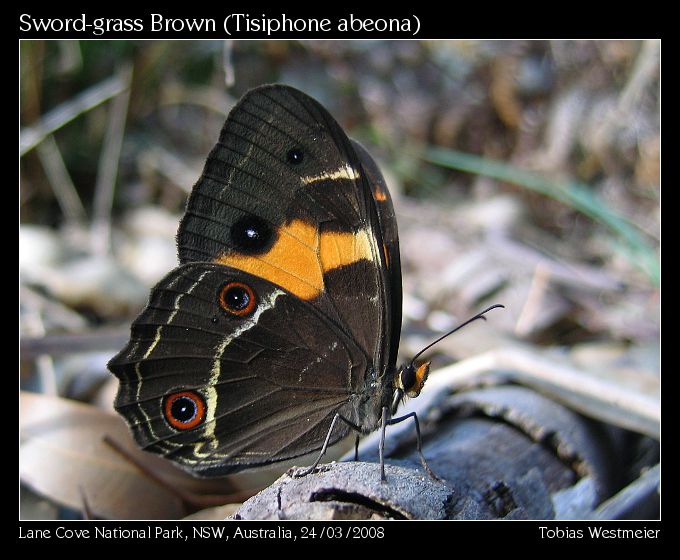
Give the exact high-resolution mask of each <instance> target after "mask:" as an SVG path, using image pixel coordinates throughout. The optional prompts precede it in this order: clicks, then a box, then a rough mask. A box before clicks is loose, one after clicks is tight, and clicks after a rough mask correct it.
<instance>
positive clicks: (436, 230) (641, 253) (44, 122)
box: [19, 40, 660, 518]
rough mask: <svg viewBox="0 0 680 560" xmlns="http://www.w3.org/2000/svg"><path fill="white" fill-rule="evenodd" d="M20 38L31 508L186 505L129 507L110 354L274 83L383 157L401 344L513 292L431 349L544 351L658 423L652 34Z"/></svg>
mask: <svg viewBox="0 0 680 560" xmlns="http://www.w3.org/2000/svg"><path fill="white" fill-rule="evenodd" d="M20 56H21V58H20V80H21V83H20V127H21V135H20V191H19V194H20V237H19V272H20V304H21V305H20V333H21V360H20V383H21V388H22V390H24V391H26V392H27V393H25V394H24V393H22V401H21V423H22V448H21V476H22V483H23V486H22V489H23V492H22V511H21V514H22V516H24V517H39V518H53V517H57V516H64V515H66V516H68V515H74V516H77V515H81V514H82V512H83V511H87V510H93V511H95V513H96V514H97V515H100V516H111V517H118V518H122V517H125V516H128V515H129V516H134V515H141V516H142V517H144V516H146V517H154V516H155V517H159V516H168V517H178V516H181V515H182V514H186V513H187V511H186V508H185V509H184V510H182V509H181V508H182V507H184V506H182V505H181V504H180V505H177V504H178V503H179V502H182V503H183V504H185V505H186V503H187V497H186V495H184V496H182V497H181V499H180V498H177V496H175V495H173V494H172V492H170V491H169V490H167V488H161V489H159V490H158V492H157V494H158V495H157V496H156V497H155V498H154V499H155V500H157V501H156V502H154V499H151V498H149V499H148V500H145V501H146V502H148V503H154V504H156V505H154V507H156V509H151V510H148V511H147V510H144V511H141V512H140V510H139V509H136V508H138V507H139V505H138V504H136V505H133V504H130V503H127V504H126V505H121V503H120V502H123V501H125V500H124V499H122V498H120V488H122V487H125V488H127V489H128V490H129V494H126V495H129V496H139V494H138V492H140V491H144V492H148V490H147V486H148V485H145V484H144V481H143V480H140V479H139V474H138V470H139V469H138V468H137V467H131V466H130V463H129V461H127V460H123V459H121V457H124V454H122V451H121V450H118V451H116V452H111V449H113V447H112V446H111V445H109V446H108V448H107V449H105V450H102V449H103V447H102V446H104V447H106V445H105V444H104V443H102V442H101V433H102V431H103V432H106V433H114V432H115V433H116V434H118V435H117V437H118V439H119V441H120V440H122V439H124V438H125V437H126V430H125V427H124V426H122V425H121V424H120V422H119V419H118V418H117V417H116V416H113V415H111V414H110V411H111V409H112V408H111V402H112V399H113V396H114V394H115V390H116V383H115V380H114V379H113V376H112V375H111V374H110V373H108V371H107V370H106V362H107V361H108V359H110V358H111V357H112V356H113V355H114V354H115V353H116V352H117V351H118V350H119V349H120V348H121V347H122V346H123V345H124V343H125V342H126V340H127V335H128V333H129V325H130V322H131V321H132V319H133V318H134V317H135V316H136V315H137V314H138V313H139V311H140V310H141V309H142V307H143V306H144V304H145V302H146V299H147V296H148V292H149V289H150V288H151V286H153V285H154V284H155V283H156V282H157V281H158V280H159V279H160V278H161V277H162V276H164V275H165V274H166V273H167V272H168V271H170V270H171V269H172V268H174V267H175V266H176V264H177V257H176V250H175V244H174V235H175V233H176V230H177V226H178V223H179V219H180V217H181V215H182V213H183V208H184V204H185V201H186V197H187V195H188V193H189V191H190V190H191V187H192V186H193V184H194V183H195V182H196V180H197V179H198V177H199V175H200V173H201V170H202V167H203V163H204V161H205V158H206V156H207V155H208V152H209V151H210V149H211V148H212V147H213V145H214V143H215V142H216V140H217V137H218V134H219V131H220V129H221V127H222V125H223V123H224V119H225V117H226V115H227V113H228V111H229V109H230V108H231V107H232V106H233V104H234V103H235V102H236V100H238V98H239V97H240V96H241V95H242V94H243V93H244V92H246V91H247V90H248V89H250V88H252V87H255V86H257V85H260V84H263V83H271V82H281V83H286V84H289V85H292V86H294V87H297V88H299V89H301V90H302V91H304V92H306V93H308V94H309V95H311V96H312V97H314V98H316V99H317V100H318V101H319V102H321V103H322V104H323V105H324V106H325V107H326V108H327V109H328V110H329V111H330V112H331V114H333V115H334V117H335V118H336V119H337V120H338V122H339V123H340V124H341V125H342V126H343V127H344V128H345V130H346V131H347V133H348V134H349V135H350V136H351V137H353V138H355V139H357V140H359V141H360V142H361V143H362V144H364V146H366V147H367V148H368V149H369V151H370V152H371V153H372V154H373V156H374V157H375V158H376V160H377V161H378V163H379V165H380V166H381V168H382V170H383V173H384V175H385V178H386V180H387V183H388V185H389V187H390V190H391V192H392V194H393V197H394V198H395V206H396V212H397V219H398V223H399V233H400V240H401V251H402V266H403V275H404V327H403V328H404V334H403V339H402V347H401V353H402V354H403V357H404V359H406V358H407V357H408V356H412V355H414V354H415V353H416V352H417V351H418V350H419V349H420V348H422V347H423V346H424V345H425V344H426V343H427V342H428V341H429V340H432V339H433V338H434V337H436V335H437V333H440V332H441V331H443V330H445V329H449V328H451V327H453V326H455V325H456V324H457V323H458V322H460V321H462V320H464V319H465V318H466V317H467V316H469V315H471V314H474V313H475V312H477V311H478V310H479V309H481V308H482V307H484V306H487V305H490V304H492V303H502V304H504V305H505V306H506V310H505V311H494V312H493V313H492V314H491V315H490V316H489V320H488V321H487V322H485V323H483V322H479V323H481V324H475V325H474V326H471V327H470V328H468V329H464V330H463V331H461V332H460V333H457V334H456V335H454V336H453V337H451V338H449V339H447V340H446V341H445V342H443V343H441V345H439V346H438V348H437V349H436V353H435V355H434V356H433V357H434V362H433V369H434V370H435V371H434V373H433V374H432V375H433V377H434V376H436V375H437V371H436V370H437V369H438V368H441V367H444V366H446V365H448V364H451V363H455V362H458V361H460V360H465V359H466V358H470V357H472V356H475V355H479V354H480V353H484V352H489V351H494V350H495V351H498V349H506V350H509V351H512V352H514V354H512V355H513V356H515V357H516V356H517V355H518V353H520V354H521V359H520V360H519V361H516V362H513V364H514V367H516V368H517V369H520V370H522V369H523V370H524V374H525V380H526V379H529V382H530V380H531V379H534V377H535V375H539V376H540V373H539V374H536V373H535V372H536V370H541V371H544V370H545V369H546V368H548V369H549V367H551V366H552V365H556V366H559V367H562V368H566V369H567V370H568V371H569V372H576V373H578V374H579V375H585V376H587V377H588V378H589V379H596V380H597V382H598V383H600V385H597V387H598V390H595V391H591V392H590V393H589V394H583V392H584V391H585V392H587V391H588V389H584V387H585V384H584V385H581V386H579V387H576V386H568V385H569V383H567V382H565V383H564V384H562V383H561V381H560V380H559V379H558V380H557V381H555V380H554V379H553V380H552V381H551V383H552V389H553V393H558V394H560V392H561V391H562V392H563V393H564V395H565V400H566V401H568V402H571V403H573V402H574V401H577V402H578V406H577V408H579V412H581V413H584V414H586V415H589V416H591V417H594V418H600V419H602V417H603V415H604V417H605V418H604V419H606V420H607V421H608V422H613V423H614V424H617V425H622V426H624V427H625V428H627V429H630V430H633V431H635V432H637V433H643V434H646V435H647V436H650V437H652V438H656V439H658V421H659V412H658V408H659V405H658V403H659V399H660V385H659V373H660V372H659V370H660V348H659V345H660V340H659V315H660V298H659V290H660V250H659V245H660V239H659V235H660V225H659V224H660V89H659V87H660V42H659V41H657V40H649V41H637V40H630V41H609V40H607V41H469V40H466V41H234V42H225V41H26V40H24V41H22V42H21V45H20ZM498 356H499V355H497V359H498V360H501V361H502V356H503V355H502V354H501V355H500V357H498ZM537 364H538V365H537ZM546 364H547V365H546ZM558 377H559V376H558ZM567 377H568V376H567ZM565 379H566V377H565ZM543 381H544V382H545V380H543ZM576 385H580V384H578V383H576ZM602 387H604V388H610V389H611V393H609V392H608V390H605V391H602V390H600V389H601V388H602ZM579 391H580V393H579ZM621 394H624V395H625V396H626V398H629V400H626V398H624V399H620V398H618V396H620V395H621ZM569 395H571V397H569ZM574 395H576V397H574ZM612 395H616V396H617V398H614V397H613V396H612ZM569 398H571V401H569ZM603 410H606V411H607V412H606V413H603V412H602V411H603ZM55 419H56V424H55ZM45 423H49V424H50V425H52V426H54V425H58V426H59V430H58V433H56V434H55V433H53V432H51V433H49V435H46V433H45V432H42V431H41V430H44V425H45ZM97 434H100V435H99V436H98V435H97ZM125 446H128V443H127V442H126V443H125ZM129 452H130V453H135V450H134V445H129ZM107 453H110V456H109V455H106V454H107ZM62 456H63V463H60V462H59V461H57V460H56V459H55V457H62ZM46 461H49V462H50V463H49V464H51V465H52V466H53V467H52V468H51V469H47V470H50V471H52V472H50V473H49V475H48V473H46V469H45V464H46ZM102 461H103V462H104V463H106V465H104V466H102ZM154 465H155V463H154ZM159 468H165V467H164V466H161V467H159ZM78 469H80V470H78ZM102 469H103V470H102ZM107 469H108V470H107ZM102 472H106V473H107V477H108V483H106V484H104V483H102ZM166 474H167V473H166ZM167 476H168V477H171V478H172V477H179V476H180V474H177V473H174V472H172V473H170V474H167ZM173 480H174V479H173ZM107 484H109V485H110V488H109V486H107ZM177 484H180V483H177ZM181 484H185V485H186V488H187V490H186V491H187V492H194V493H195V492H199V493H201V494H215V493H216V492H218V491H219V492H222V493H223V494H224V495H230V496H236V498H234V500H233V501H239V500H242V499H243V496H241V495H240V494H239V492H242V491H243V490H242V487H241V486H239V485H238V484H236V485H235V486H229V485H227V487H220V488H219V489H217V490H216V487H210V488H208V487H201V488H200V489H198V488H197V487H195V486H194V481H191V480H187V481H184V482H182V483H181ZM230 484H231V483H230ZM107 488H108V490H107ZM114 489H117V490H114ZM116 492H118V494H116ZM114 495H118V498H117V501H116V500H113V498H112V497H113V496H114ZM192 495H194V494H192ZM190 501H191V500H189V502H190ZM112 502H116V503H112ZM93 503H94V504H95V505H94V506H93ZM170 503H172V504H174V505H168V504H170ZM218 503H225V502H224V501H222V502H218ZM159 504H160V505H159ZM211 505H214V504H211ZM204 506H206V504H205V503H204V502H201V503H200V504H198V505H196V507H194V508H193V510H196V509H201V508H202V507H204ZM65 507H66V508H67V509H64V508H65ZM117 508H118V509H117ZM126 508H127V509H126ZM172 508H175V509H172ZM190 509H192V508H190Z"/></svg>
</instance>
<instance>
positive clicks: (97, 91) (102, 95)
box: [19, 75, 127, 156]
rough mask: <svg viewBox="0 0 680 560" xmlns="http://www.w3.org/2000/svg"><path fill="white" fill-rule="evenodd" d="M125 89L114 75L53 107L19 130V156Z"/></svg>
mask: <svg viewBox="0 0 680 560" xmlns="http://www.w3.org/2000/svg"><path fill="white" fill-rule="evenodd" d="M126 87H127V83H126V82H125V80H124V77H123V76H120V75H116V76H113V77H112V78H108V79H107V80H104V81H102V82H99V83H98V84H95V85H94V86H92V87H90V88H88V89H86V90H85V91H84V92H82V93H81V94H80V95H78V96H76V97H75V98H73V99H71V100H70V101H67V102H65V103H62V104H61V105H59V106H58V107H55V108H54V109H52V110H51V111H49V112H48V113H46V114H45V115H44V116H43V118H42V119H41V120H40V121H38V122H37V123H35V124H34V125H32V126H27V127H25V128H23V129H22V130H21V140H20V150H19V153H20V155H22V156H23V155H24V154H25V153H26V152H28V151H30V150H32V149H33V148H35V147H36V146H37V145H38V144H40V142H42V141H43V140H44V139H45V138H46V137H47V136H49V135H50V134H52V133H53V132H54V131H55V130H59V129H60V128H61V127H62V126H64V125H65V124H67V123H69V122H71V121H72V120H73V119H75V118H76V117H77V116H78V115H81V114H82V113H85V112H86V111H89V110H90V109H93V108H94V107H97V106H98V105H101V104H102V103H104V101H106V100H107V99H111V98H112V97H114V96H116V95H118V94H119V93H121V91H123V90H124V89H125V88H126Z"/></svg>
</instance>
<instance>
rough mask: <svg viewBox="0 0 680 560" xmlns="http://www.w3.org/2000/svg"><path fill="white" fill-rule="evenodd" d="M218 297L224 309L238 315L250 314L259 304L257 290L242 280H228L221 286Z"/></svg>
mask: <svg viewBox="0 0 680 560" xmlns="http://www.w3.org/2000/svg"><path fill="white" fill-rule="evenodd" d="M217 299H218V301H219V304H220V307H221V308H222V309H223V310H224V311H226V312H227V313H229V314H230V315H235V316H237V317H245V316H247V315H250V314H251V313H252V312H253V311H255V307H256V306H257V299H256V297H255V292H254V291H253V289H252V288H251V287H250V286H248V285H247V284H243V283H242V282H227V283H226V284H225V285H224V286H222V287H221V288H220V291H219V294H218V296H217Z"/></svg>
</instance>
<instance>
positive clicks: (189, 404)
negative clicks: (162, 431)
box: [163, 391, 205, 430]
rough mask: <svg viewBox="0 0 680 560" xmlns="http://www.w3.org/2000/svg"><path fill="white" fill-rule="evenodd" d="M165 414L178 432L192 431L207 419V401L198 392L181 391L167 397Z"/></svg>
mask: <svg viewBox="0 0 680 560" xmlns="http://www.w3.org/2000/svg"><path fill="white" fill-rule="evenodd" d="M163 413H164V414H165V419H166V420H167V421H168V424H170V425H171V426H172V427H173V428H175V429H176V430H190V429H191V428H195V427H196V426H198V425H200V424H201V423H202V422H203V420H204V419H205V401H204V400H203V397H202V396H201V395H199V394H198V393H197V392H196V391H180V392H179V393H173V394H171V395H168V396H167V397H165V404H164V405H163Z"/></svg>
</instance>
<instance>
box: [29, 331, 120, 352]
mask: <svg viewBox="0 0 680 560" xmlns="http://www.w3.org/2000/svg"><path fill="white" fill-rule="evenodd" d="M129 338H130V328H129V327H125V328H122V329H116V330H105V331H95V332H83V333H75V334H50V335H47V336H22V337H21V340H20V351H21V358H22V359H24V360H25V359H31V358H35V357H37V356H39V355H41V354H49V355H50V356H53V357H54V356H67V355H69V354H78V353H80V352H99V351H107V350H111V351H113V350H119V349H121V348H122V347H123V346H124V345H125V343H126V342H127V341H128V339H129Z"/></svg>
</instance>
